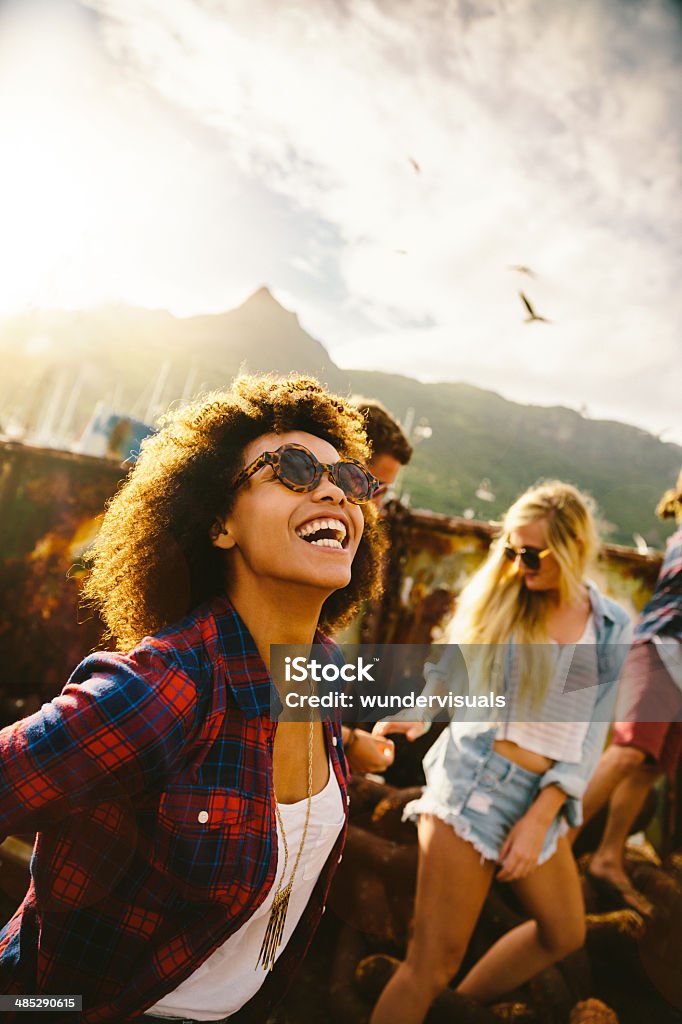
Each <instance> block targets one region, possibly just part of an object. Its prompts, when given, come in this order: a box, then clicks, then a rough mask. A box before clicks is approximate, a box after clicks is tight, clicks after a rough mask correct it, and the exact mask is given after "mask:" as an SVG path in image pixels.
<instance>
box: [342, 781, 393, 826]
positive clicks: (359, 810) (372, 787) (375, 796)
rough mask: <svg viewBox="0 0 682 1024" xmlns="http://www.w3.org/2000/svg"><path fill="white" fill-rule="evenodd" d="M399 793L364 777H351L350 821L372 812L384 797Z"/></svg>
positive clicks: (349, 789) (381, 783) (391, 787)
mask: <svg viewBox="0 0 682 1024" xmlns="http://www.w3.org/2000/svg"><path fill="white" fill-rule="evenodd" d="M397 792H399V791H398V790H396V789H394V787H393V786H387V785H386V784H385V783H383V782H375V781H374V779H368V778H367V777H366V776H365V775H352V776H351V780H350V785H349V787H348V793H349V795H350V805H349V808H350V817H351V821H352V820H354V819H355V818H356V817H358V816H359V815H360V814H365V813H366V812H367V811H370V812H371V811H372V810H374V808H375V807H376V805H377V804H378V803H379V801H380V800H384V799H385V798H386V797H389V796H391V795H392V794H394V793H397Z"/></svg>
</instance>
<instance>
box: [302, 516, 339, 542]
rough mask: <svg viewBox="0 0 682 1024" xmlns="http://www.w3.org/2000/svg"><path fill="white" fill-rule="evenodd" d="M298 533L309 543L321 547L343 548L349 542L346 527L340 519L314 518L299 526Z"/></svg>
mask: <svg viewBox="0 0 682 1024" xmlns="http://www.w3.org/2000/svg"><path fill="white" fill-rule="evenodd" d="M296 535H297V536H298V537H300V538H301V540H304V541H306V542H307V543H308V544H315V545H316V546H317V547H321V548H339V549H343V548H345V547H346V544H347V542H348V536H347V533H346V527H345V525H344V524H343V523H342V522H341V521H340V520H338V519H312V520H311V521H310V522H309V523H304V524H303V526H299V528H298V529H297V530H296Z"/></svg>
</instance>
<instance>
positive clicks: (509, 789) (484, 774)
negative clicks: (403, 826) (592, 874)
mask: <svg viewBox="0 0 682 1024" xmlns="http://www.w3.org/2000/svg"><path fill="white" fill-rule="evenodd" d="M460 728H461V727H458V726H457V725H455V726H454V727H453V726H451V727H449V728H448V729H445V730H444V731H443V732H442V733H441V735H440V736H439V737H438V739H437V740H436V742H435V743H434V745H433V746H432V747H431V748H430V750H429V751H428V752H427V754H426V757H425V758H424V762H423V764H424V774H425V775H426V786H425V788H424V790H423V792H422V795H421V796H420V797H419V799H418V800H411V801H410V803H408V804H406V806H405V809H404V811H403V821H406V820H409V821H415V822H416V821H417V820H418V818H419V815H420V814H433V815H435V817H436V818H440V819H441V821H444V822H446V823H447V824H448V825H451V826H452V828H453V829H454V830H455V832H456V833H457V835H458V836H460V837H461V838H462V839H465V840H466V841H467V842H469V843H471V845H472V846H473V847H474V848H475V849H476V850H478V852H479V853H480V854H481V858H482V859H485V860H494V861H497V860H499V854H500V849H501V848H502V844H503V843H504V840H505V839H506V837H507V834H508V833H509V831H510V829H511V828H512V826H513V825H515V824H516V822H517V821H518V820H519V818H521V817H523V815H524V814H525V812H526V811H527V810H528V808H529V807H530V805H531V804H532V803H533V801H534V800H535V797H536V796H537V793H538V790H539V789H540V781H541V779H542V775H541V774H538V773H537V772H530V771H528V770H527V769H526V768H522V767H521V766H520V765H518V764H515V763H514V762H513V761H510V760H509V759H508V758H506V757H502V755H501V754H498V753H497V752H496V751H494V750H493V749H492V745H493V742H494V740H495V734H496V731H497V730H496V729H490V727H486V729H485V731H483V732H481V731H478V732H467V733H464V734H462V732H461V731H460ZM568 828H569V826H568V823H567V822H566V820H565V818H564V817H563V815H561V814H558V815H557V816H556V818H555V819H554V820H553V821H552V823H551V824H550V826H549V828H548V829H547V834H546V836H545V841H544V843H543V846H542V850H541V852H540V856H539V858H538V864H543V863H544V862H545V861H547V860H549V858H550V857H552V856H553V854H554V853H556V848H557V842H558V840H559V838H560V837H561V836H562V835H564V834H565V833H566V832H567V831H568Z"/></svg>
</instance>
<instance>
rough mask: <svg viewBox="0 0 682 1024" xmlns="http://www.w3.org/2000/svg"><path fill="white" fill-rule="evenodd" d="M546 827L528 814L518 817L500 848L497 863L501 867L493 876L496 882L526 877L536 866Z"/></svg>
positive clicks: (514, 880) (512, 880)
mask: <svg viewBox="0 0 682 1024" xmlns="http://www.w3.org/2000/svg"><path fill="white" fill-rule="evenodd" d="M547 827H548V826H547V825H545V824H544V823H543V822H541V821H539V820H538V819H537V818H532V817H529V816H528V815H524V816H523V818H519V820H518V821H517V822H516V824H515V825H514V826H513V828H512V829H511V830H510V832H509V835H508V836H507V838H506V839H505V841H504V843H503V844H502V849H501V850H500V857H499V862H498V863H500V864H501V865H502V867H501V868H500V870H499V871H498V872H497V875H496V876H495V877H496V878H497V881H498V882H516V881H517V880H518V879H519V878H526V876H527V875H529V874H530V873H531V871H533V870H534V868H535V867H537V863H538V857H539V856H540V852H541V851H542V844H543V843H544V841H545V835H546V834H547Z"/></svg>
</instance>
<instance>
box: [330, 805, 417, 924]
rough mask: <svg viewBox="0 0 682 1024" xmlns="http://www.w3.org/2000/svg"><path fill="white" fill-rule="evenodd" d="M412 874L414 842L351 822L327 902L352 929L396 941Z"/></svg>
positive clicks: (409, 901) (409, 900)
mask: <svg viewBox="0 0 682 1024" xmlns="http://www.w3.org/2000/svg"><path fill="white" fill-rule="evenodd" d="M416 878H417V847H416V846H412V845H407V844H404V843H395V842H392V841H391V840H388V839H383V838H382V837H381V836H376V835H373V834H372V833H371V832H368V831H367V830H366V829H362V828H358V827H357V826H355V825H351V826H350V827H349V830H348V839H347V841H346V848H345V850H344V855H343V861H342V863H341V865H340V867H339V869H338V870H337V872H336V875H335V877H334V881H333V883H332V887H331V890H330V893H329V900H328V903H329V905H330V906H331V908H332V909H333V910H334V912H335V913H336V914H337V915H338V917H340V918H341V920H342V921H345V922H346V923H347V924H350V925H352V926H353V927H354V928H357V929H358V930H360V931H363V932H365V933H367V934H369V935H373V936H376V937H377V938H381V939H383V940H384V941H385V942H387V943H394V944H400V943H402V942H404V940H405V938H406V936H407V932H408V928H409V924H410V920H411V918H412V913H413V909H414V894H415V887H416Z"/></svg>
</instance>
